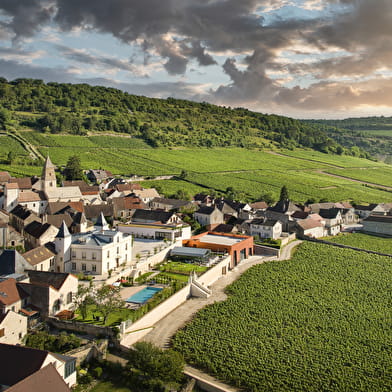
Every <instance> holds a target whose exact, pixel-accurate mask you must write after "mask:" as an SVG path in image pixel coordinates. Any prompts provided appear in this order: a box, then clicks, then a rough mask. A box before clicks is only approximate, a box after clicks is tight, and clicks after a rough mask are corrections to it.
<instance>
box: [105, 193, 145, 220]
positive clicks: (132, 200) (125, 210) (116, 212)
mask: <svg viewBox="0 0 392 392" xmlns="http://www.w3.org/2000/svg"><path fill="white" fill-rule="evenodd" d="M111 203H112V205H113V216H114V217H115V218H120V219H125V220H127V219H130V218H131V217H132V215H133V213H134V210H139V209H145V208H146V205H145V204H144V203H143V202H142V201H141V199H139V198H138V197H136V196H134V197H133V196H132V195H128V196H125V197H115V198H113V199H111Z"/></svg>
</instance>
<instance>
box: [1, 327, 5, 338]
mask: <svg viewBox="0 0 392 392" xmlns="http://www.w3.org/2000/svg"><path fill="white" fill-rule="evenodd" d="M4 335H5V332H4V328H1V329H0V338H2V337H3V336H4Z"/></svg>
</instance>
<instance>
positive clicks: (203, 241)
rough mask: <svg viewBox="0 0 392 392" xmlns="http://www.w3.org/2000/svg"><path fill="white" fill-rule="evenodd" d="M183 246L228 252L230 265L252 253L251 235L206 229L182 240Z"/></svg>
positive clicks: (234, 264) (233, 265) (232, 265)
mask: <svg viewBox="0 0 392 392" xmlns="http://www.w3.org/2000/svg"><path fill="white" fill-rule="evenodd" d="M182 245H183V246H187V247H191V248H203V249H210V250H211V251H212V252H222V253H229V254H230V256H231V264H230V267H231V268H234V267H235V266H236V265H237V264H238V263H239V262H240V261H241V260H243V259H246V258H247V257H249V256H252V255H253V237H250V236H247V235H240V234H230V233H218V232H213V231H208V232H206V233H202V234H199V235H195V236H193V237H191V238H190V239H189V240H183V241H182Z"/></svg>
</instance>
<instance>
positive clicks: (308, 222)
mask: <svg viewBox="0 0 392 392" xmlns="http://www.w3.org/2000/svg"><path fill="white" fill-rule="evenodd" d="M297 224H298V225H299V226H301V228H302V229H303V230H310V229H315V228H316V227H323V225H322V224H321V223H320V222H318V221H316V220H313V219H305V220H301V221H299V222H297Z"/></svg>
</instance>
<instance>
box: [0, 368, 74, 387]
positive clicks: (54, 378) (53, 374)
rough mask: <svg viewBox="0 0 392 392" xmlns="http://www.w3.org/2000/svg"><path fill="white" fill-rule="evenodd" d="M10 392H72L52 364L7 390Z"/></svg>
mask: <svg viewBox="0 0 392 392" xmlns="http://www.w3.org/2000/svg"><path fill="white" fill-rule="evenodd" d="M7 391H9V392H53V391H56V392H70V391H71V389H69V387H68V386H67V384H66V383H65V381H64V380H63V378H62V377H61V376H60V374H59V372H58V371H57V370H56V368H55V366H54V365H53V364H52V363H50V364H49V365H47V366H45V367H44V368H42V369H40V370H38V371H37V372H35V373H33V374H32V375H30V376H29V377H26V378H25V379H24V380H22V381H20V382H18V383H17V384H15V385H13V386H12V387H11V388H9V389H7Z"/></svg>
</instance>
